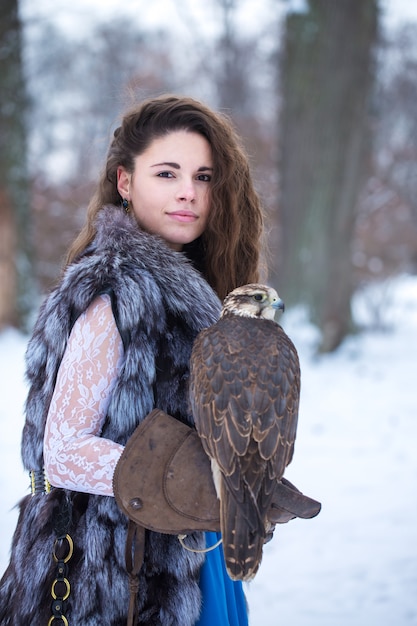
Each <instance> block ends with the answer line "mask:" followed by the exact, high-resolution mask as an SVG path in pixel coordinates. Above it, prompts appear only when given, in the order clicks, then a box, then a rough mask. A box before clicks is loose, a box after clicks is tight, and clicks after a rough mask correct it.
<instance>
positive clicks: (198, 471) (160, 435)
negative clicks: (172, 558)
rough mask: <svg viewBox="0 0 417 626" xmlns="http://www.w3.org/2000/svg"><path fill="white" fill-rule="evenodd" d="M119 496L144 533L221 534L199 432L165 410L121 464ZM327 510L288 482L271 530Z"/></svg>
mask: <svg viewBox="0 0 417 626" xmlns="http://www.w3.org/2000/svg"><path fill="white" fill-rule="evenodd" d="M113 490H114V495H115V498H116V502H117V504H118V506H119V508H120V509H121V510H122V511H123V513H125V515H127V517H128V518H129V519H130V520H131V521H133V522H135V523H136V524H138V525H139V526H142V527H144V528H147V529H149V530H153V531H156V532H161V533H168V534H185V535H186V534H189V533H191V532H193V531H196V530H199V531H219V530H220V520H219V501H218V499H217V495H216V491H215V488H214V483H213V477H212V472H211V466H210V460H209V458H208V457H207V455H206V453H205V452H204V450H203V447H202V445H201V442H200V438H199V436H198V434H197V432H196V431H195V430H194V429H192V428H190V427H189V426H186V425H185V424H182V423H181V422H179V421H178V420H176V419H175V418H173V417H171V416H170V415H167V414H166V413H164V412H163V411H160V410H159V409H155V410H154V411H152V412H151V413H150V414H149V415H148V416H147V417H146V418H145V419H144V421H143V422H142V423H141V424H140V425H139V426H138V427H137V428H136V430H135V432H134V433H133V435H132V436H131V437H130V439H129V440H128V442H127V444H126V447H125V449H124V451H123V453H122V456H121V457H120V460H119V462H118V463H117V466H116V469H115V473H114V478H113ZM320 509H321V504H320V503H319V502H317V501H316V500H313V499H311V498H308V497H307V496H305V495H303V494H302V493H301V492H300V491H299V490H298V489H297V488H296V487H295V486H294V485H292V484H291V483H290V482H289V481H288V480H286V479H285V478H282V479H281V480H280V481H277V484H276V488H275V493H274V496H273V500H272V504H271V509H270V511H269V514H268V518H269V521H270V522H271V525H274V524H285V523H286V522H288V521H290V520H291V519H294V518H295V517H302V518H305V519H307V518H311V517H314V516H315V515H317V514H318V513H319V511H320Z"/></svg>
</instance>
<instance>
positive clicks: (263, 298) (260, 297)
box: [253, 293, 265, 302]
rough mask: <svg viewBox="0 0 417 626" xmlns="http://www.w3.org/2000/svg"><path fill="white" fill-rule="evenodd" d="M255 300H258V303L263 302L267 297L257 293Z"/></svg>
mask: <svg viewBox="0 0 417 626" xmlns="http://www.w3.org/2000/svg"><path fill="white" fill-rule="evenodd" d="M253 299H254V300H256V301H257V302H262V300H265V296H264V294H263V293H255V295H254V296H253Z"/></svg>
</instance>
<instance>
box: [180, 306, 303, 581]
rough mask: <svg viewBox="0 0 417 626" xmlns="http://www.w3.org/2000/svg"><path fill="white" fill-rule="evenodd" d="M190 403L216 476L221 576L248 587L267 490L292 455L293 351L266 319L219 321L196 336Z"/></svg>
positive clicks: (296, 390) (296, 391)
mask: <svg viewBox="0 0 417 626" xmlns="http://www.w3.org/2000/svg"><path fill="white" fill-rule="evenodd" d="M190 375H191V378H190V399H191V408H192V411H193V415H194V419H195V424H196V428H197V431H198V433H199V435H200V437H201V439H202V443H203V447H204V449H205V451H206V453H207V454H208V455H209V457H210V458H211V459H212V460H214V461H215V463H217V464H218V466H219V469H220V472H221V480H220V482H221V487H220V494H219V496H220V501H221V504H220V511H221V513H220V514H221V530H222V535H223V549H224V554H225V560H226V566H227V569H228V572H229V575H230V576H231V578H233V579H240V580H250V579H251V578H253V576H254V575H255V573H256V571H257V570H258V567H259V565H260V561H261V558H262V548H263V543H264V538H265V532H266V527H267V519H266V518H267V511H268V508H269V505H270V501H271V495H272V487H273V485H274V483H275V481H276V480H277V479H280V478H281V477H282V475H283V473H284V470H285V468H286V466H287V465H288V464H289V463H290V461H291V459H292V455H293V450H294V440H295V436H296V429H297V418H298V405H299V395H300V368H299V361H298V356H297V351H296V349H295V347H294V345H293V343H292V341H291V340H290V339H289V338H288V336H287V335H286V334H285V332H284V331H283V329H282V328H281V327H280V326H279V325H278V324H276V323H275V322H274V321H272V320H268V319H256V318H253V317H242V316H240V315H233V314H230V313H229V314H226V315H224V316H223V317H222V318H221V319H220V320H219V321H218V322H217V323H216V324H214V325H213V326H211V327H210V328H208V329H205V330H203V331H202V332H201V333H200V334H199V335H198V337H197V339H196V341H195V343H194V347H193V352H192V356H191V373H190Z"/></svg>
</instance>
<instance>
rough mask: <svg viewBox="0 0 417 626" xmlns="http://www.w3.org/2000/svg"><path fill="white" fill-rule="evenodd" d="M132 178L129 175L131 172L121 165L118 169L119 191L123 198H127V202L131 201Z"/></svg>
mask: <svg viewBox="0 0 417 626" xmlns="http://www.w3.org/2000/svg"><path fill="white" fill-rule="evenodd" d="M130 178H131V175H130V174H129V172H127V171H126V170H125V168H124V167H122V166H121V165H119V167H118V168H117V191H118V192H119V194H120V195H121V197H122V198H126V200H130V197H129V189H130Z"/></svg>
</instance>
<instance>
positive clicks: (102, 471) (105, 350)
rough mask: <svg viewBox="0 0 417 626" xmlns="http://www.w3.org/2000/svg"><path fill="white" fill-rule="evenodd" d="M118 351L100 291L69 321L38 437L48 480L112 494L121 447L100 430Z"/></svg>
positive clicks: (106, 301)
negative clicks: (41, 434) (71, 324)
mask: <svg viewBox="0 0 417 626" xmlns="http://www.w3.org/2000/svg"><path fill="white" fill-rule="evenodd" d="M122 356H123V344H122V340H121V337H120V335H119V332H118V330H117V327H116V323H115V320H114V317H113V313H112V309H111V304H110V298H109V296H106V295H104V296H100V297H98V298H97V299H96V300H95V301H94V302H93V303H92V304H91V305H90V307H89V308H88V309H87V310H86V311H85V312H84V313H83V314H82V315H81V316H80V317H79V319H78V320H77V321H76V323H75V324H74V327H73V329H72V332H71V335H70V338H69V340H68V345H67V348H66V351H65V354H64V357H63V359H62V362H61V365H60V368H59V371H58V376H57V381H56V385H55V390H54V394H53V397H52V401H51V406H50V408H49V413H48V417H47V421H46V428H45V438H44V462H45V473H46V476H47V477H48V480H49V482H50V483H51V485H54V486H55V487H65V488H67V489H73V490H76V491H83V492H86V493H92V494H97V495H105V496H111V495H113V487H112V478H113V472H114V468H115V466H116V463H117V461H118V460H119V458H120V455H121V453H122V451H123V446H121V445H119V444H117V443H115V442H114V441H110V440H109V439H104V438H102V437H100V433H101V430H102V427H103V423H104V420H105V417H106V412H107V408H108V405H109V402H110V398H111V393H112V390H113V387H114V384H115V382H116V375H117V370H118V367H119V366H120V360H121V358H122Z"/></svg>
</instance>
